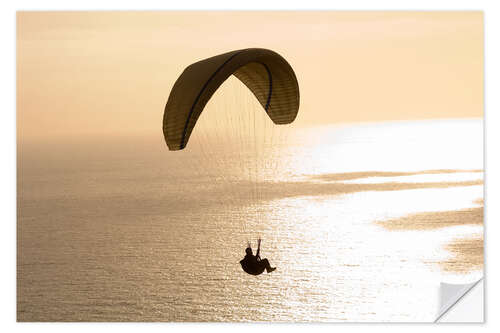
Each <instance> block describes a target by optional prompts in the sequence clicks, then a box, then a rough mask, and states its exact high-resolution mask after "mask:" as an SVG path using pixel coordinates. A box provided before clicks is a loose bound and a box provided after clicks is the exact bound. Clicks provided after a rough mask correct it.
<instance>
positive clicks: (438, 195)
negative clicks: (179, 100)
mask: <svg viewBox="0 0 500 333" xmlns="http://www.w3.org/2000/svg"><path fill="white" fill-rule="evenodd" d="M285 132H286V133H285ZM206 133H208V132H203V131H202V130H200V131H199V133H198V135H197V136H195V135H193V138H192V139H191V142H190V144H189V146H188V148H187V149H186V151H182V152H169V151H168V150H167V148H166V146H165V144H164V142H163V137H162V136H161V132H159V133H157V134H156V135H150V136H147V135H144V136H140V135H136V136H131V137H126V138H125V137H112V138H109V137H97V136H96V137H80V138H67V139H65V140H59V141H50V140H47V141H41V142H24V141H21V142H19V144H18V180H17V201H18V208H17V214H18V221H17V319H18V321H190V322H193V321H194V322H199V321H202V322H205V321H231V322H232V321H273V322H274V321H277V322H283V321H298V322H309V321H314V322H316V321H321V322H330V321H332V322H334V321H376V322H379V321H405V322H414V321H433V320H434V319H435V317H436V314H437V311H438V305H439V304H438V303H439V299H438V295H439V289H438V288H439V284H440V282H448V283H466V282H471V281H474V280H475V279H478V278H480V277H481V276H482V270H483V251H482V247H483V127H482V120H480V119H463V120H429V121H413V122H387V123H372V124H369V123H367V124H356V125H354V124H353V125H350V124H344V125H330V126H316V127H304V128H294V127H292V128H290V129H288V130H282V129H280V130H276V131H275V132H272V133H271V134H269V133H268V134H269V135H268V136H267V137H265V138H264V139H262V140H261V141H258V142H257V141H256V142H255V143H252V142H253V141H252V140H249V139H248V138H249V137H251V135H250V134H251V133H250V134H249V135H248V136H246V135H240V134H237V135H238V140H235V141H231V140H227V138H228V137H230V138H232V139H234V134H235V133H237V131H235V132H231V133H218V134H217V135H214V136H211V137H206V136H204V134H206ZM220 142H225V144H224V145H220V144H217V143H220ZM228 142H236V143H238V144H241V145H240V146H238V145H237V144H236V143H235V144H230V143H228ZM252 145H253V146H252ZM258 237H262V239H263V243H262V251H261V256H262V257H267V258H268V259H269V260H270V262H271V264H272V265H273V266H276V267H277V270H276V271H275V272H273V273H271V274H265V273H264V274H262V275H260V276H250V275H247V274H245V273H244V272H243V271H242V270H241V268H240V266H239V260H240V259H241V258H242V257H243V255H244V250H245V247H246V244H247V241H251V242H252V245H253V246H255V245H256V240H257V238H258Z"/></svg>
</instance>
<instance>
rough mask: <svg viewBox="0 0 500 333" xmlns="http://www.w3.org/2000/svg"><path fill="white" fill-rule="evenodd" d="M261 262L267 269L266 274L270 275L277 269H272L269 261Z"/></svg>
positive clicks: (263, 260)
mask: <svg viewBox="0 0 500 333" xmlns="http://www.w3.org/2000/svg"><path fill="white" fill-rule="evenodd" d="M260 262H261V265H264V267H265V268H266V272H268V273H270V272H272V271H274V270H275V269H276V268H273V267H271V265H270V264H269V260H267V259H262V260H261V261H260Z"/></svg>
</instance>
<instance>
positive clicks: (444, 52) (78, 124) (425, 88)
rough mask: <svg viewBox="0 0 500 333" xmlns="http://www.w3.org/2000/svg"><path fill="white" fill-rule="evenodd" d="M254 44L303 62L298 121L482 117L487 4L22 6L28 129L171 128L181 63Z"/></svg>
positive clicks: (22, 87)
mask: <svg viewBox="0 0 500 333" xmlns="http://www.w3.org/2000/svg"><path fill="white" fill-rule="evenodd" d="M248 47H263V48H269V49H272V50H274V51H276V52H278V53H280V54H281V55H282V56H283V57H285V58H286V59H287V60H288V62H289V63H290V64H291V65H292V67H293V68H294V70H295V72H296V74H297V78H298V80H299V86H300V92H301V107H300V110H299V116H298V118H297V120H296V122H297V123H298V124H299V125H300V124H302V125H311V124H320V123H334V122H358V121H382V120H400V119H425V118H464V117H467V118H468V117H482V116H483V14H482V13H481V12H331V11H330V12H328V11H324V12H315V11H306V12H293V11H289V12H182V11H181V12H19V13H18V14H17V119H18V138H43V137H48V136H54V135H55V136H69V135H72V136H79V135H87V134H110V135H114V134H127V133H144V132H154V133H159V135H161V127H162V125H161V121H162V118H163V110H164V106H165V103H166V100H167V98H168V94H169V92H170V89H171V87H172V85H173V84H174V82H175V80H176V79H177V77H178V76H179V75H180V73H181V72H182V70H183V69H184V68H185V67H186V66H187V65H189V64H190V63H192V62H195V61H198V60H201V59H203V58H207V57H210V56H213V55H217V54H219V53H223V52H227V51H231V50H235V49H241V48H248Z"/></svg>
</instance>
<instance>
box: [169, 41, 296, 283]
mask: <svg viewBox="0 0 500 333" xmlns="http://www.w3.org/2000/svg"><path fill="white" fill-rule="evenodd" d="M231 75H234V76H235V77H236V78H238V79H239V80H240V81H241V82H242V83H243V84H244V85H245V86H246V87H247V88H248V89H249V90H250V91H251V92H252V93H253V95H254V96H255V97H256V98H257V100H258V101H259V103H260V105H261V106H262V108H263V109H264V111H265V112H266V114H267V116H268V117H269V118H270V119H271V120H272V122H273V123H274V124H275V125H284V124H290V123H292V122H293V121H294V120H295V118H296V117H297V113H298V110H299V101H300V97H299V85H298V82H297V78H296V76H295V73H294V71H293V69H292V67H291V66H290V65H289V64H288V62H287V61H286V60H285V59H284V58H283V57H282V56H280V55H279V54H278V53H276V52H274V51H271V50H268V49H261V48H249V49H243V50H236V51H232V52H228V53H224V54H220V55H217V56H214V57H211V58H207V59H204V60H201V61H198V62H196V63H193V64H191V65H189V66H188V67H187V68H186V69H184V71H183V72H182V74H181V75H180V76H179V78H178V79H177V81H176V82H175V84H174V86H173V88H172V90H171V92H170V95H169V97H168V100H167V104H166V106H165V111H164V115H163V135H164V138H165V142H166V144H167V146H168V148H169V150H173V151H176V150H182V149H184V148H185V147H186V145H187V144H188V141H189V138H190V136H191V134H192V132H193V129H194V127H195V125H196V123H197V121H198V118H199V117H200V115H201V113H202V112H203V110H204V108H205V106H206V104H207V103H208V101H209V100H210V98H211V97H212V96H213V94H214V93H215V92H216V91H217V89H218V88H219V87H220V86H221V85H222V84H223V83H224V81H226V80H227V79H228V78H229V77H230V76H231ZM220 144H221V145H223V144H224V142H221V143H220ZM260 242H261V240H260V239H259V242H258V243H259V246H258V249H257V253H256V255H255V256H254V255H253V253H252V249H251V247H250V245H249V246H248V247H247V249H246V253H247V255H246V256H245V258H244V259H243V260H241V261H240V264H241V266H242V268H243V270H244V271H245V272H246V273H248V274H252V275H259V274H262V273H263V272H264V270H266V271H267V272H268V273H270V272H272V271H274V270H275V269H276V268H274V267H271V266H270V264H269V261H268V260H267V259H262V260H261V259H260Z"/></svg>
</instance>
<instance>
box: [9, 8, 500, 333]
mask: <svg viewBox="0 0 500 333" xmlns="http://www.w3.org/2000/svg"><path fill="white" fill-rule="evenodd" d="M498 8H499V5H498V1H495V0H492V1H460V0H455V1H452V0H450V1H437V0H431V1H428V0H421V1H404V2H403V1H401V0H392V1H388V0H385V1H384V0H378V1H376V2H375V1H369V0H365V1H362V0H359V1H355V0H351V1H315V0H307V1H295V0H288V1H282V2H279V1H269V0H253V1H251V2H250V1H245V2H238V1H236V0H233V1H222V0H221V1H216V0H211V1H201V0H199V1H194V0H192V1H190V0H182V1H176V2H166V1H148V0H141V1H130V0H122V1H116V2H111V1H108V2H105V1H102V0H100V1H97V0H87V1H71V2H68V1H62V0H58V1H56V0H46V1H43V2H41V1H22V0H21V1H3V2H2V4H1V11H0V15H1V19H0V23H1V25H2V29H1V30H0V31H1V33H2V39H1V41H2V44H3V48H2V52H1V57H2V61H1V64H2V70H1V71H0V73H2V81H1V82H2V85H1V91H2V106H3V107H2V109H1V112H0V114H1V117H2V121H1V122H0V124H1V125H2V129H1V132H0V133H1V136H2V141H1V142H2V156H3V157H4V158H3V159H2V163H1V164H0V165H1V168H2V170H1V172H0V174H1V177H2V178H1V179H2V181H1V182H0V184H1V185H2V191H1V211H2V220H1V223H2V224H1V225H2V229H3V230H2V233H1V237H2V239H1V241H2V242H1V244H2V250H3V251H2V258H3V260H2V263H3V269H2V284H1V286H2V293H1V294H0V295H1V296H2V301H1V304H2V307H1V309H2V311H1V318H2V321H1V322H2V325H1V326H2V328H3V329H4V331H8V332H10V331H17V330H20V331H36V332H51V333H52V332H66V331H68V330H70V331H71V332H87V331H88V330H97V331H106V332H115V331H117V332H133V331H136V330H139V329H140V330H147V331H162V332H163V331H164V330H166V329H167V330H172V329H174V330H176V329H182V330H185V329H187V330H188V331H189V330H199V329H201V330H204V331H209V332H220V331H222V332H224V331H226V332H229V331H234V330H235V329H237V330H241V331H247V332H250V331H252V332H253V331H255V330H259V331H261V330H263V329H264V330H268V329H272V330H273V331H275V330H278V331H284V330H287V331H288V330H293V331H295V330H298V329H314V330H315V331H316V330H318V331H331V330H332V329H339V328H340V329H342V331H358V330H365V329H366V330H370V331H371V332H373V331H375V332H377V331H380V332H386V331H393V332H400V331H401V330H402V329H404V331H405V332H420V331H421V330H422V329H425V330H436V329H439V330H442V329H450V330H453V331H456V332H469V331H470V330H478V329H490V328H493V329H495V330H496V331H498V327H499V325H498V323H499V320H498V316H495V313H496V309H498V308H500V304H498V301H497V299H496V298H495V297H493V295H500V292H499V288H498V285H499V282H498V281H500V279H499V276H498V271H499V270H498V263H497V262H498V260H495V259H494V256H491V260H487V264H486V266H485V276H486V278H485V285H486V291H487V294H486V295H489V297H488V296H486V306H485V320H486V322H487V324H485V325H473V327H471V325H459V324H455V325H432V324H429V325H425V327H421V325H412V324H390V325H377V324H341V326H338V325H336V326H331V325H325V324H313V326H310V325H305V324H277V325H269V324H161V323H159V324H134V323H132V324H27V323H21V324H18V323H16V322H15V318H16V309H15V305H16V290H15V289H16V277H15V272H16V236H15V234H16V196H15V191H16V177H15V174H16V165H15V163H16V134H15V128H16V126H15V98H16V95H15V78H16V70H15V41H16V37H15V27H16V22H15V11H16V10H169V9H170V10H181V9H190V10H193V9H210V10H217V9H254V10H257V9H261V10H280V9H281V10H283V9H285V10H325V9H330V10H482V11H484V17H485V68H486V73H485V98H486V99H485V120H486V124H485V138H486V144H485V148H486V154H485V170H486V175H485V183H486V191H485V220H486V225H485V230H486V235H485V241H486V249H485V253H486V258H488V256H489V253H500V249H499V242H496V241H495V238H496V237H498V236H496V235H499V224H500V218H499V217H500V215H499V212H498V207H499V205H498V204H496V202H497V201H498V200H499V199H498V198H499V197H500V194H499V193H498V185H499V184H500V181H499V179H498V170H500V165H499V160H500V159H499V157H498V156H499V154H500V153H499V149H498V148H497V147H496V146H497V142H500V137H499V132H500V131H499V126H500V125H499V124H500V119H499V118H500V115H499V114H500V107H499V99H498V95H499V91H500V72H499V64H498V60H494V59H500V52H499V41H500V38H499V33H500V16H499V9H498ZM490 282H491V283H490ZM489 309H493V310H492V311H488V310H489ZM490 315H491V316H490Z"/></svg>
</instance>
